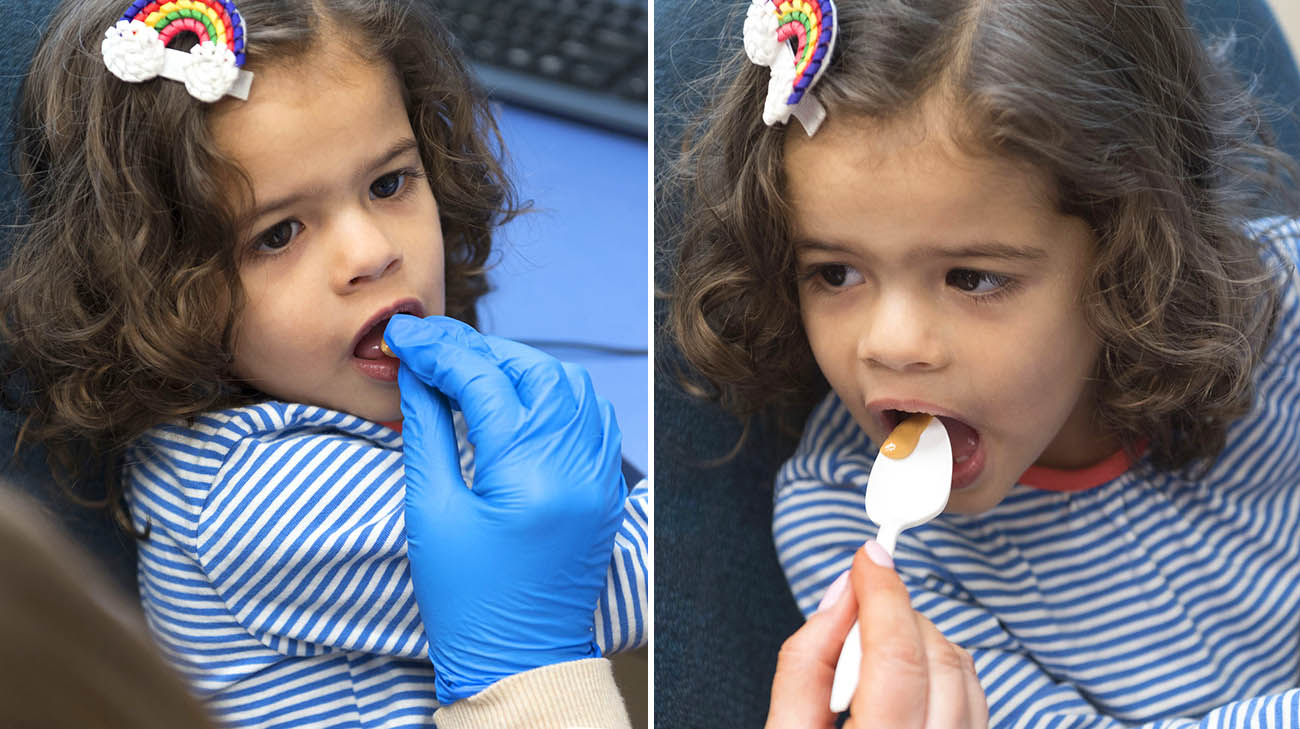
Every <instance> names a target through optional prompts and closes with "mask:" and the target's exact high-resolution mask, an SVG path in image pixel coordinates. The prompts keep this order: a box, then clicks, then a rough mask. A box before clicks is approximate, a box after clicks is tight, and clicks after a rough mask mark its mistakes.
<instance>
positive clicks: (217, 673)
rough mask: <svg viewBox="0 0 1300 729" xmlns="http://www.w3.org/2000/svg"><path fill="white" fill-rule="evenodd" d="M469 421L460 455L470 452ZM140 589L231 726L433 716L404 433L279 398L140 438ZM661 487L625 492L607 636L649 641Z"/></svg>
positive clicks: (155, 621) (135, 486)
mask: <svg viewBox="0 0 1300 729" xmlns="http://www.w3.org/2000/svg"><path fill="white" fill-rule="evenodd" d="M456 419H457V426H458V427H457V430H458V433H459V434H460V435H461V438H460V443H461V469H462V472H464V473H465V475H466V481H467V482H472V481H471V479H472V472H473V453H472V449H471V448H470V447H469V446H468V445H467V443H466V441H465V440H464V437H463V433H464V431H463V423H462V422H461V420H460V417H459V414H457V418H456ZM126 479H127V482H128V484H129V487H128V499H129V503H130V507H131V518H132V521H133V522H134V525H135V527H136V528H137V529H146V528H147V529H148V530H149V538H148V539H147V540H145V541H143V542H141V543H140V551H139V577H140V595H141V599H142V601H143V603H144V609H145V615H146V617H147V619H148V622H149V625H150V627H151V628H152V629H153V632H154V635H155V637H156V639H157V641H158V643H159V644H160V646H161V647H162V650H163V652H164V654H165V655H166V656H167V658H168V659H169V660H170V661H171V663H172V664H173V665H174V666H175V667H176V668H177V669H178V670H180V671H181V673H182V674H183V675H184V676H185V678H187V679H188V680H189V682H190V684H191V686H193V688H194V689H195V691H196V693H198V695H199V696H200V697H202V698H203V699H205V700H206V701H207V703H208V708H209V710H210V711H212V712H213V715H214V716H215V717H216V718H217V719H218V721H220V722H221V723H222V724H224V725H228V726H241V727H254V726H255V727H302V726H313V727H349V728H352V727H367V728H369V727H385V728H392V727H427V726H430V725H432V714H433V711H434V709H435V708H437V706H438V703H437V700H436V698H435V696H434V682H433V666H432V664H431V663H430V662H429V660H428V659H427V658H426V654H427V649H428V642H427V639H426V636H425V633H424V626H423V623H422V622H421V620H420V613H419V608H418V606H417V605H416V601H415V595H414V593H413V590H412V585H411V577H410V572H409V567H408V563H407V560H406V532H405V519H404V515H403V512H404V494H405V486H404V473H403V467H402V436H401V434H399V433H397V432H395V431H393V430H391V429H389V428H387V427H385V426H383V425H379V424H376V423H373V422H370V421H367V420H364V419H361V418H357V417H355V416H352V415H347V414H344V413H340V412H336V411H333V410H328V409H324V408H319V407H312V406H306V405H292V404H286V403H279V402H267V403H262V404H258V405H253V406H249V407H243V408H236V409H230V410H224V411H220V412H214V413H208V414H205V415H202V416H200V417H198V418H197V419H196V420H195V422H194V424H193V425H192V426H187V425H182V424H176V425H166V426H161V427H157V428H154V429H152V430H150V431H148V432H147V433H146V434H145V435H144V436H142V437H141V438H140V439H139V440H138V441H137V442H136V443H135V444H134V446H133V448H132V449H131V451H130V452H129V453H128V455H127V467H126ZM648 501H649V493H648V486H647V485H646V483H645V482H644V481H643V482H642V483H641V484H639V485H638V486H637V487H635V488H634V489H633V490H632V492H631V494H630V495H629V497H628V500H627V504H626V508H625V513H624V521H623V524H622V527H621V528H620V530H619V532H618V535H617V536H616V538H615V543H614V553H613V556H612V559H611V561H610V568H609V572H608V577H607V583H606V589H605V591H604V593H603V594H602V595H601V598H600V601H599V604H598V606H597V608H596V612H595V626H596V642H597V643H598V644H599V645H600V647H601V650H602V651H603V652H605V653H612V652H617V651H620V650H624V649H628V648H632V647H635V646H639V645H642V644H644V642H645V631H646V625H645V615H644V609H645V606H646V596H647V583H648V568H649V564H648V559H649V549H650V544H649V537H650V535H649V528H648V506H649V504H648Z"/></svg>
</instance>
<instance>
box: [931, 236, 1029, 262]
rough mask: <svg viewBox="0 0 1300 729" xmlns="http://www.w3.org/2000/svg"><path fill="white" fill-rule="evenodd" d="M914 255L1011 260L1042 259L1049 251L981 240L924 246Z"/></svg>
mask: <svg viewBox="0 0 1300 729" xmlns="http://www.w3.org/2000/svg"><path fill="white" fill-rule="evenodd" d="M912 255H914V256H918V257H920V256H926V257H929V256H932V257H935V258H1000V259H1003V260H1009V261H1041V260H1044V259H1046V258H1047V251H1045V250H1043V249H1042V248H1038V247H1036V246H1027V245H1026V246H1018V245H1012V244H1010V243H1003V242H1001V241H980V242H975V243H967V244H964V245H959V246H955V247H952V248H947V247H944V246H938V245H935V246H924V247H921V248H918V249H916V250H914V251H912Z"/></svg>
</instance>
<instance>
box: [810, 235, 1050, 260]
mask: <svg viewBox="0 0 1300 729" xmlns="http://www.w3.org/2000/svg"><path fill="white" fill-rule="evenodd" d="M794 249H795V252H796V253H801V252H805V251H821V252H825V253H858V252H859V251H858V249H856V248H854V247H853V246H850V245H843V244H839V243H830V242H827V241H821V240H808V239H801V240H795V241H794ZM907 257H908V258H997V259H1001V260H1007V261H1042V260H1045V259H1046V258H1047V257H1048V256H1047V251H1045V250H1043V249H1042V248H1038V247H1036V246H1028V245H1025V246H1018V245H1012V244H1010V243H1003V242H1001V241H980V242H975V243H966V244H961V245H957V246H951V247H949V246H942V245H927V246H921V247H919V248H914V249H912V250H910V251H908V253H907Z"/></svg>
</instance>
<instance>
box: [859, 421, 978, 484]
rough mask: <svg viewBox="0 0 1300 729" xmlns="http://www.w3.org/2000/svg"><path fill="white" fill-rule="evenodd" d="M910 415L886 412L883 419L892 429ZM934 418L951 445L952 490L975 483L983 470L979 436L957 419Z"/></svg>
mask: <svg viewBox="0 0 1300 729" xmlns="http://www.w3.org/2000/svg"><path fill="white" fill-rule="evenodd" d="M912 414H913V413H912V412H909V411H906V410H886V411H885V412H884V417H885V421H886V423H887V424H888V426H889V427H890V429H893V428H894V426H896V425H898V424H899V423H901V422H903V420H904V419H905V418H907V416H909V415H912ZM927 414H928V413H927ZM935 417H937V418H939V422H940V423H943V427H944V429H945V430H947V431H948V441H949V443H951V445H952V488H953V489H954V490H956V489H962V488H966V487H967V486H970V485H971V484H973V483H975V480H976V479H977V478H979V475H980V473H981V472H982V471H983V470H984V449H983V448H981V447H980V434H979V432H978V431H976V430H975V429H974V428H972V427H971V426H969V425H967V424H966V423H964V422H962V421H961V420H958V419H957V418H952V417H949V416H947V415H936V416H935Z"/></svg>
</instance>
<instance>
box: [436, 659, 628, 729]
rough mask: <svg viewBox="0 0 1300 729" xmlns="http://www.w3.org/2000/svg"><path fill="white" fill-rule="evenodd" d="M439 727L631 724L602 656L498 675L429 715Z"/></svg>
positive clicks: (615, 727)
mask: <svg viewBox="0 0 1300 729" xmlns="http://www.w3.org/2000/svg"><path fill="white" fill-rule="evenodd" d="M433 720H434V722H435V723H436V724H437V725H438V729H497V727H502V728H509V729H514V728H516V727H529V729H572V728H574V727H580V728H581V729H631V726H632V725H631V722H630V721H629V720H628V716H627V708H626V707H625V706H624V705H623V696H622V695H621V694H619V692H618V686H616V685H615V684H614V670H613V668H612V666H611V665H610V662H609V661H608V660H607V659H605V658H584V659H582V660H579V661H568V662H565V663H556V664H554V665H550V666H543V667H542V668H534V669H533V670H531V671H525V672H523V673H520V674H517V675H514V676H511V677H510V678H506V679H502V680H500V681H497V682H496V683H494V684H492V685H491V686H489V687H487V688H486V689H484V690H483V691H482V692H480V693H478V694H476V695H474V696H471V697H470V698H468V699H461V700H460V701H457V702H456V703H454V704H452V705H451V706H445V707H443V708H441V709H438V711H437V712H436V713H435V714H434V716H433Z"/></svg>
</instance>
